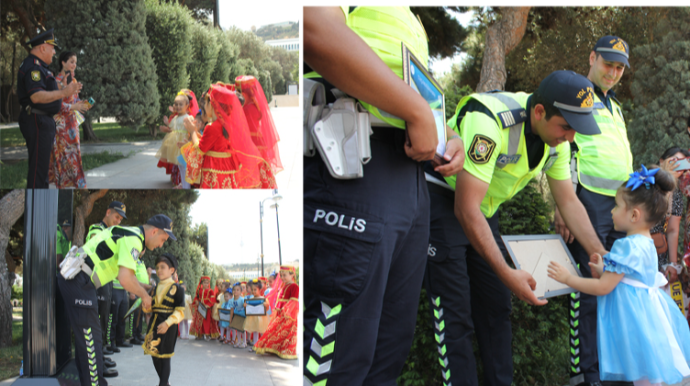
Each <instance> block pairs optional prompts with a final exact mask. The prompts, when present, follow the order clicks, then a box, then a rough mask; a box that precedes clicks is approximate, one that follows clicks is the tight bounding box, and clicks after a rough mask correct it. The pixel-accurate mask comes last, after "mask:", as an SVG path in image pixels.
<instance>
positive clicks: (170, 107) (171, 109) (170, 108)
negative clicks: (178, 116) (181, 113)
mask: <svg viewBox="0 0 690 386" xmlns="http://www.w3.org/2000/svg"><path fill="white" fill-rule="evenodd" d="M168 110H170V112H171V113H173V114H175V109H173V107H172V106H168Z"/></svg>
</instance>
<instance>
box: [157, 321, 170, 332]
mask: <svg viewBox="0 0 690 386" xmlns="http://www.w3.org/2000/svg"><path fill="white" fill-rule="evenodd" d="M167 331H168V323H165V322H163V323H161V324H159V325H158V335H163V334H165V333H166V332H167Z"/></svg>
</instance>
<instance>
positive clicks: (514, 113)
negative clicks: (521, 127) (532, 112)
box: [497, 108, 527, 129]
mask: <svg viewBox="0 0 690 386" xmlns="http://www.w3.org/2000/svg"><path fill="white" fill-rule="evenodd" d="M497 115H498V119H500V120H501V124H503V128H504V129H506V128H508V127H511V126H514V125H517V124H519V123H523V122H525V121H526V120H527V111H526V110H525V109H523V108H519V109H513V110H507V111H502V112H500V113H498V114H497Z"/></svg>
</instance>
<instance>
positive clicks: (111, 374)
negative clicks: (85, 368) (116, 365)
mask: <svg viewBox="0 0 690 386" xmlns="http://www.w3.org/2000/svg"><path fill="white" fill-rule="evenodd" d="M118 375H119V374H118V372H117V370H115V369H105V370H103V376H104V377H106V378H112V377H117V376H118Z"/></svg>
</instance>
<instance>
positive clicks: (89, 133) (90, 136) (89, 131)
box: [81, 118, 98, 142]
mask: <svg viewBox="0 0 690 386" xmlns="http://www.w3.org/2000/svg"><path fill="white" fill-rule="evenodd" d="M81 129H82V131H83V132H84V134H83V135H82V137H81V138H82V140H83V141H94V142H95V141H98V137H96V134H95V133H94V132H93V124H92V123H91V120H90V119H88V118H87V119H86V120H84V123H82V124H81Z"/></svg>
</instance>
